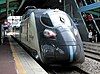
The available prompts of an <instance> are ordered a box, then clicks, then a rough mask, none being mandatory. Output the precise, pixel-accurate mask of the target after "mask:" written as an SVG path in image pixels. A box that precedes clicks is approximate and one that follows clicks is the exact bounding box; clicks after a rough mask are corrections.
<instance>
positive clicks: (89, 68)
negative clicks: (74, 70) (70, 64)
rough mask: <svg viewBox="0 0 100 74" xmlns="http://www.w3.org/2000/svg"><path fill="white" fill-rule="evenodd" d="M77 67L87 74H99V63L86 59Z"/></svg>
mask: <svg viewBox="0 0 100 74" xmlns="http://www.w3.org/2000/svg"><path fill="white" fill-rule="evenodd" d="M77 66H78V67H79V68H81V69H82V70H84V71H86V72H88V73H89V74H100V62H98V61H95V60H93V59H90V58H87V57H86V58H85V62H84V63H83V64H81V65H77Z"/></svg>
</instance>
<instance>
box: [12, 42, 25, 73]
mask: <svg viewBox="0 0 100 74" xmlns="http://www.w3.org/2000/svg"><path fill="white" fill-rule="evenodd" d="M10 46H11V50H12V52H13V57H14V60H15V64H16V70H17V73H18V74H26V71H25V69H24V67H23V65H22V63H21V62H20V59H19V58H18V56H17V53H16V51H15V48H14V47H13V45H12V43H11V42H10Z"/></svg>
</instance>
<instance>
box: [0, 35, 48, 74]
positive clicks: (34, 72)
mask: <svg viewBox="0 0 100 74" xmlns="http://www.w3.org/2000/svg"><path fill="white" fill-rule="evenodd" d="M6 39H7V40H6ZM6 39H5V42H4V43H3V44H2V45H0V74H48V73H47V72H46V71H45V70H44V69H43V68H42V67H41V66H40V65H39V64H38V63H37V62H36V61H35V60H34V59H33V58H32V57H31V56H30V55H29V54H28V53H27V52H26V51H25V50H24V49H23V48H22V47H21V46H19V45H18V43H16V42H15V41H14V40H13V39H12V38H11V37H9V38H6Z"/></svg>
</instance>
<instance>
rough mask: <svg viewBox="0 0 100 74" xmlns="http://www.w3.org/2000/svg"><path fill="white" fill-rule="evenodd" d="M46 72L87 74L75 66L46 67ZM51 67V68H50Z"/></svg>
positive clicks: (49, 73) (50, 73) (54, 73)
mask: <svg viewBox="0 0 100 74" xmlns="http://www.w3.org/2000/svg"><path fill="white" fill-rule="evenodd" d="M48 68H49V71H48V74H89V73H87V72H85V71H84V70H82V69H80V68H79V67H77V66H69V67H68V66H59V67H56V66H54V67H48ZM50 69H51V70H50Z"/></svg>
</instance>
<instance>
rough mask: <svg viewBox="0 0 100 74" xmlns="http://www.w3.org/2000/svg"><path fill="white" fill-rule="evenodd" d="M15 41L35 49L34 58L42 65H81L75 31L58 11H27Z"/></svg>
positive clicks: (76, 32)
mask: <svg viewBox="0 0 100 74" xmlns="http://www.w3.org/2000/svg"><path fill="white" fill-rule="evenodd" d="M17 38H18V39H19V40H20V41H21V42H22V43H23V44H25V45H27V46H28V47H30V48H32V49H33V50H35V51H36V53H35V57H36V58H39V59H40V60H41V61H42V62H43V63H45V64H59V63H83V62H84V59H85V56H84V49H83V45H82V41H81V38H80V35H79V33H78V29H77V27H76V26H75V23H74V22H73V21H72V19H71V18H70V17H69V15H68V14H66V13H65V12H63V11H61V10H59V9H28V10H27V12H26V13H25V14H24V15H23V17H22V22H21V25H20V34H19V36H18V37H17ZM32 54H34V52H32Z"/></svg>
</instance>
